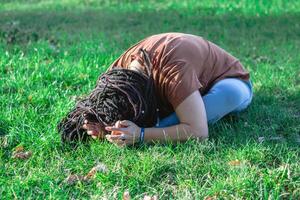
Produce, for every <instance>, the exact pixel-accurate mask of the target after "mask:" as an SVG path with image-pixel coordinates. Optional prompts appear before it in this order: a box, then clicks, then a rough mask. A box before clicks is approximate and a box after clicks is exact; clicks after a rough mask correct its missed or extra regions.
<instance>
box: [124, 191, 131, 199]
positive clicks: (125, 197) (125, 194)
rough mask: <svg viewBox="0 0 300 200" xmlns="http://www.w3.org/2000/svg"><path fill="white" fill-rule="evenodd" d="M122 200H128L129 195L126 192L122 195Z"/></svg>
mask: <svg viewBox="0 0 300 200" xmlns="http://www.w3.org/2000/svg"><path fill="white" fill-rule="evenodd" d="M123 200H130V194H129V191H128V190H126V191H125V192H124V193H123Z"/></svg>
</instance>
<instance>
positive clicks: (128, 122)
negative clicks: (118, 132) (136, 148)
mask: <svg viewBox="0 0 300 200" xmlns="http://www.w3.org/2000/svg"><path fill="white" fill-rule="evenodd" d="M120 124H121V125H122V126H126V127H127V126H130V121H128V120H122V121H120Z"/></svg>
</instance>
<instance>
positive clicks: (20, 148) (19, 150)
mask: <svg viewBox="0 0 300 200" xmlns="http://www.w3.org/2000/svg"><path fill="white" fill-rule="evenodd" d="M21 151H24V147H23V146H22V145H21V146H17V147H16V149H15V151H14V153H13V154H15V153H19V152H21Z"/></svg>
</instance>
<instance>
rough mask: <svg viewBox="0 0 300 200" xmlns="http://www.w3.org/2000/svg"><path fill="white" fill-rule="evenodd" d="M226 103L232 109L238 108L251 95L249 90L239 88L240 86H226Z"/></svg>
mask: <svg viewBox="0 0 300 200" xmlns="http://www.w3.org/2000/svg"><path fill="white" fill-rule="evenodd" d="M225 94H226V97H225V101H226V105H227V106H228V107H230V108H232V109H235V108H238V107H239V106H240V105H242V104H244V103H245V102H246V101H248V100H249V99H250V97H251V95H250V94H249V92H247V91H243V90H241V88H237V87H230V88H226V92H225Z"/></svg>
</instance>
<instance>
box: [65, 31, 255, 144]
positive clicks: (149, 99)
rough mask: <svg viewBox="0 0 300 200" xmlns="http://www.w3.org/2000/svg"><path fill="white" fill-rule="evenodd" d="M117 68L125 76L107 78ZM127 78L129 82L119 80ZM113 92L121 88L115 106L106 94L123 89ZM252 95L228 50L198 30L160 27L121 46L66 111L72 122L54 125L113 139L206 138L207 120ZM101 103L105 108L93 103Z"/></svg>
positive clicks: (245, 103) (120, 141) (124, 141)
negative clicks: (170, 30)
mask: <svg viewBox="0 0 300 200" xmlns="http://www.w3.org/2000/svg"><path fill="white" fill-rule="evenodd" d="M121 72H122V73H124V74H127V75H126V76H125V78H124V77H123V79H122V80H119V79H118V78H112V77H114V76H115V75H116V73H121ZM114 73H115V74H114ZM119 75H120V74H119ZM134 76H137V77H139V78H140V80H137V79H134V78H133V77H134ZM126 77H127V78H126ZM131 78H132V79H134V80H131ZM120 79H121V78H120ZM129 80H131V81H132V84H129V85H126V86H125V85H124V84H128V82H130V81H129ZM108 87H110V89H107V88H108ZM97 88H98V89H97ZM106 90H109V91H111V94H110V95H109V93H108V92H107V91H106ZM97 91H98V92H97ZM112 91H120V92H121V93H122V95H123V97H124V95H125V97H124V99H126V98H127V100H128V101H127V104H126V103H123V104H119V106H117V105H116V104H115V103H114V102H121V100H120V99H115V100H111V99H110V98H117V97H118V96H122V95H121V94H120V95H118V94H113V92H112ZM127 91H131V92H127ZM95 93H97V95H95ZM100 96H101V97H100ZM91 99H94V100H91ZM95 99H97V101H96V100H95ZM104 99H105V100H104ZM108 99H109V100H108ZM107 100H108V101H109V102H110V103H105V101H107ZM251 100H252V86H251V83H250V81H249V73H248V72H247V71H246V70H245V69H244V68H243V66H242V65H241V63H240V62H239V61H238V60H237V59H236V58H235V57H233V56H232V55H230V54H229V53H227V52H226V51H224V50H223V49H221V48H220V47H218V46H217V45H215V44H213V43H211V42H209V41H207V40H205V39H203V38H201V37H199V36H195V35H190V34H183V33H164V34H159V35H153V36H151V37H148V38H146V39H144V40H142V41H140V42H138V43H137V44H135V45H133V46H132V47H130V48H129V49H128V50H127V51H126V52H125V53H123V54H122V55H121V56H120V57H119V58H118V59H117V60H116V61H115V62H114V63H113V64H112V65H111V67H110V68H109V69H108V70H107V72H106V73H105V74H103V75H102V76H101V77H100V78H99V81H98V84H97V86H96V88H95V90H94V91H93V92H92V94H91V95H90V96H89V97H88V98H86V99H85V100H83V101H82V102H79V103H78V104H77V106H76V108H75V109H74V110H73V111H71V112H70V113H69V115H68V117H67V118H69V119H70V118H71V119H72V120H73V122H74V123H73V124H72V123H71V125H70V122H67V121H68V120H66V118H65V119H64V120H63V121H62V122H61V124H60V130H61V131H63V132H64V133H65V135H68V132H70V131H74V129H76V130H77V131H75V132H76V133H77V135H78V133H79V132H80V133H81V134H82V132H85V131H86V133H87V134H88V135H90V136H92V137H93V138H106V139H107V140H109V141H110V142H112V143H114V144H116V145H119V146H124V145H132V144H135V143H141V142H152V141H161V142H164V141H166V140H170V141H185V140H187V139H189V138H200V139H205V138H207V137H208V123H210V124H212V123H215V122H216V121H218V120H219V119H221V118H222V117H224V116H225V115H227V114H229V113H233V112H240V111H242V110H244V109H245V108H246V107H247V106H248V105H249V104H250V102H251ZM87 101H88V102H89V103H86V102H87ZM122 101H123V102H125V100H122ZM128 102H129V103H128ZM95 104H97V106H95ZM104 104H105V105H106V107H107V108H110V110H109V109H104V108H100V107H101V106H105V105H104ZM87 105H89V106H87ZM91 105H93V106H91ZM124 105H125V106H124ZM99 106H100V107H99ZM122 106H123V110H122V109H121V111H120V107H122ZM87 107H88V108H87ZM114 113H118V114H117V115H118V116H116V117H114V120H106V121H105V118H106V117H105V116H107V115H111V114H114ZM130 113H131V114H130ZM76 117H77V118H76ZM74 119H75V120H74ZM69 121H70V120H69ZM69 127H72V128H71V129H72V130H71V129H69V130H68V128H69ZM75 127H76V128H75ZM109 133H110V134H109ZM63 135H64V134H63ZM75 135H76V134H75ZM72 137H73V136H72ZM69 138H70V137H69ZM75 138H76V137H75ZM77 138H79V137H77ZM65 140H66V139H65ZM67 140H68V139H67ZM70 140H72V139H70Z"/></svg>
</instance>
